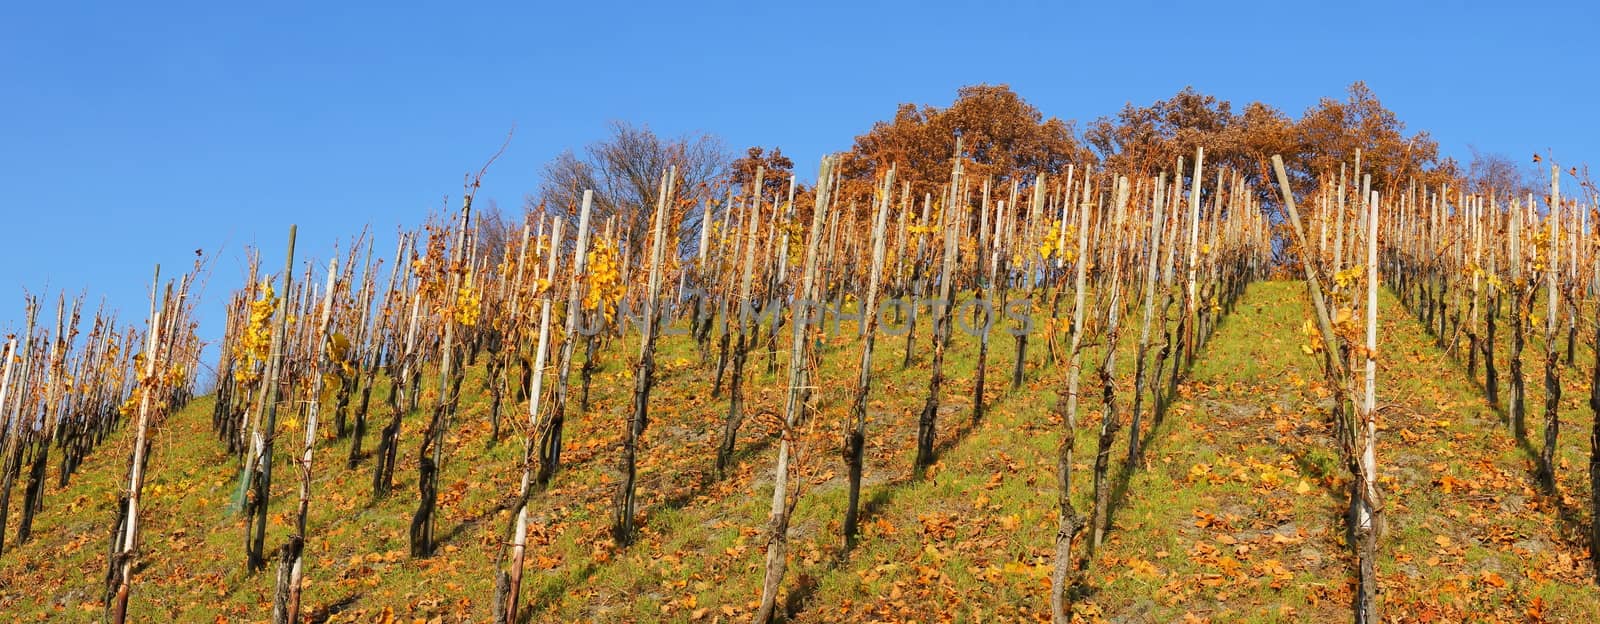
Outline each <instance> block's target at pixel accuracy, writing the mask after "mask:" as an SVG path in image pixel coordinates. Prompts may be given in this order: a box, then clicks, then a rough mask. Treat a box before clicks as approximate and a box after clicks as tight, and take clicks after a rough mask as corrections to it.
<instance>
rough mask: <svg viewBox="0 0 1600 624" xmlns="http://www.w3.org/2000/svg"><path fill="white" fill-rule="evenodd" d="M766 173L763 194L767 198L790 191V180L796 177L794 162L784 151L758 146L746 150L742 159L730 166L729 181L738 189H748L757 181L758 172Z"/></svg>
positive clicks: (762, 188)
mask: <svg viewBox="0 0 1600 624" xmlns="http://www.w3.org/2000/svg"><path fill="white" fill-rule="evenodd" d="M757 171H765V172H766V173H765V174H764V175H763V176H762V179H763V180H764V182H763V184H762V187H761V193H762V194H763V195H766V196H769V197H770V196H777V195H778V194H780V193H784V192H786V191H787V190H788V186H789V178H790V177H792V176H793V175H794V161H793V160H790V159H789V157H788V156H784V155H783V149H782V148H777V147H774V148H772V151H770V152H769V151H766V149H765V148H763V147H760V146H756V147H751V148H749V149H747V150H745V155H744V156H743V157H742V158H739V159H737V160H734V161H733V162H732V163H729V165H728V180H729V182H732V183H733V184H734V185H735V187H736V188H746V187H749V186H750V185H751V184H753V183H755V181H756V172H757Z"/></svg>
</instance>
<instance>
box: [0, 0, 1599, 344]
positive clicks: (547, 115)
mask: <svg viewBox="0 0 1600 624" xmlns="http://www.w3.org/2000/svg"><path fill="white" fill-rule="evenodd" d="M280 4H288V3H267V5H262V4H261V3H255V4H252V5H251V6H240V5H237V4H236V3H215V2H207V3H194V4H191V5H189V6H181V7H180V6H177V5H175V4H169V3H110V2H105V3H93V4H83V3H78V2H66V1H63V2H43V1H38V0H35V1H16V2H8V3H5V4H4V5H3V6H0V210H3V215H4V218H3V220H0V222H3V223H4V225H5V226H6V227H7V228H8V229H6V230H5V236H4V239H3V240H0V329H4V328H6V327H13V326H15V325H16V324H18V323H19V322H20V317H21V312H20V311H21V298H22V292H23V289H28V290H31V291H33V292H36V293H37V292H42V291H44V290H45V289H46V288H47V287H48V288H49V289H50V291H51V292H53V291H54V290H56V289H59V288H67V289H69V290H70V291H78V290H81V289H87V291H88V292H89V293H90V294H91V295H92V296H95V297H98V296H99V295H105V296H107V297H109V300H110V301H111V303H112V304H113V305H115V306H117V307H118V308H119V309H120V310H122V312H123V319H124V320H125V321H136V322H142V320H143V319H142V318H140V317H142V315H143V314H144V310H145V306H146V305H147V304H146V303H145V301H144V293H145V289H146V288H147V282H148V279H149V271H150V269H151V266H152V265H153V264H154V263H157V262H160V263H162V264H163V265H164V266H165V267H167V268H168V270H169V271H176V270H180V269H182V268H184V267H186V266H187V265H188V264H189V262H190V261H191V260H192V252H193V250H194V249H196V248H201V249H204V250H206V252H207V254H208V255H214V256H215V259H214V260H213V263H212V267H213V270H212V271H211V274H210V280H209V289H208V291H207V292H206V293H205V298H204V303H203V305H202V315H201V320H202V322H203V323H204V325H203V327H202V336H203V337H207V338H215V337H216V336H218V335H220V333H221V327H220V320H219V318H220V314H219V312H218V311H219V310H220V306H221V304H222V301H223V299H224V298H225V295H226V293H227V292H228V291H231V290H232V289H234V288H236V287H237V286H238V285H239V283H240V282H241V280H242V274H243V255H242V250H243V248H244V246H246V245H260V246H263V247H265V248H266V258H267V265H268V266H269V267H273V268H276V267H277V266H279V265H280V264H281V262H282V260H281V253H282V251H281V247H282V244H283V243H282V242H283V238H284V234H285V232H286V230H287V227H288V224H289V223H298V224H299V226H300V232H301V246H300V248H301V252H302V253H301V256H302V257H305V256H306V255H307V254H312V255H315V256H317V257H320V258H323V259H324V260H323V261H324V262H325V261H326V260H325V259H326V258H327V257H328V256H327V254H328V251H329V250H330V249H331V248H332V245H334V244H335V242H337V241H348V240H349V239H350V237H352V236H353V235H354V234H356V233H357V232H358V231H360V230H361V228H362V227H363V226H365V225H369V224H370V225H372V226H373V227H374V229H376V230H377V231H378V234H379V240H381V241H392V240H393V238H394V235H393V232H394V229H395V226H396V225H397V224H406V225H408V226H412V225H415V224H417V223H419V222H420V221H421V219H422V218H423V216H424V215H425V214H426V213H427V212H428V211H429V210H432V209H436V208H438V207H440V206H441V205H443V203H444V202H445V198H447V197H448V198H450V199H449V205H450V206H452V207H454V206H455V205H456V204H457V203H458V202H459V199H458V198H459V195H460V193H461V182H462V176H463V174H465V173H466V172H468V171H469V170H476V169H477V167H478V166H479V165H480V164H481V163H482V161H483V160H484V159H485V158H486V157H487V156H488V155H489V154H490V153H492V152H493V151H494V149H495V148H496V147H497V146H498V145H499V144H500V141H501V139H502V138H503V136H504V135H505V133H506V131H507V129H508V128H510V127H511V126H512V124H515V125H516V127H517V134H516V138H515V140H514V141H513V143H512V145H511V147H510V149H509V151H508V152H507V153H506V155H505V156H504V158H502V159H501V160H500V161H499V162H498V163H497V164H496V165H495V166H494V168H493V169H492V170H491V171H490V172H489V174H488V176H487V177H486V178H485V181H484V186H483V190H482V192H481V193H480V196H479V197H480V201H482V200H488V199H494V200H496V201H498V203H499V205H500V206H501V208H502V209H508V210H510V209H516V208H518V207H519V206H520V205H521V201H522V197H523V195H524V193H527V192H530V191H532V190H534V189H535V188H537V185H538V181H539V179H538V178H539V169H540V166H541V165H542V164H543V163H544V162H545V161H547V160H548V159H549V158H551V157H552V156H554V155H556V154H557V153H559V152H560V151H561V150H563V149H567V148H575V147H578V146H581V145H582V144H584V143H586V142H589V141H592V140H594V139H597V138H600V137H601V136H603V134H604V132H605V124H606V122H607V121H608V120H613V119H620V120H627V121H631V122H635V123H647V124H649V125H650V126H651V127H652V128H654V129H655V130H657V131H658V132H661V133H664V134H677V133H682V132H689V131H707V132H712V133H715V134H718V135H720V136H721V137H723V138H724V140H725V141H726V143H727V144H728V146H729V147H730V148H733V149H736V150H738V149H742V148H743V147H746V146H749V145H756V144H760V145H767V146H771V145H778V146H781V147H782V148H783V151H784V152H785V153H786V154H789V155H791V156H792V157H793V158H794V159H795V160H796V162H797V164H799V165H800V167H799V168H800V169H801V171H802V172H811V171H814V170H815V163H816V161H817V159H818V158H819V157H820V156H821V155H822V154H824V153H827V152H830V151H835V150H841V149H845V148H847V147H848V146H849V145H850V141H851V139H852V138H853V137H854V136H855V135H856V134H859V133H860V132H862V131H864V130H865V129H866V128H867V127H869V126H870V125H871V123H872V122H873V121H875V120H879V119H883V118H886V117H888V116H889V115H891V114H892V113H893V111H894V108H895V105H896V104H897V103H900V102H907V101H911V102H919V103H933V104H947V103H949V101H950V100H951V99H952V97H953V94H954V92H955V89H956V88H957V87H959V86H961V85H964V84H972V83H978V82H991V83H1009V84H1010V85H1012V87H1013V88H1015V89H1016V90H1017V91H1018V92H1019V93H1021V94H1022V95H1023V96H1024V97H1025V98H1027V99H1028V100H1029V101H1030V102H1032V103H1033V104H1034V105H1036V106H1037V107H1039V108H1040V109H1041V110H1043V111H1044V112H1045V113H1046V114H1047V115H1053V116H1057V117H1061V118H1063V119H1075V120H1078V121H1079V123H1080V127H1081V125H1082V122H1084V121H1087V120H1090V119H1094V118H1096V117H1098V116H1101V115H1106V114H1111V113H1114V112H1115V111H1116V110H1117V109H1119V108H1120V107H1121V106H1122V105H1123V104H1124V103H1126V102H1130V101H1131V102H1134V103H1139V104H1146V103H1149V102H1151V101H1154V100H1156V99H1159V98H1164V97H1167V96H1170V95H1171V94H1173V93H1174V92H1176V91H1178V90H1179V89H1181V88H1183V87H1184V86H1185V85H1194V86H1195V87H1196V88H1197V89H1199V90H1201V91H1203V92H1206V93H1210V94H1214V95H1217V96H1219V97H1222V98H1225V99H1229V100H1233V101H1234V102H1235V103H1236V105H1242V104H1243V103H1246V102H1249V101H1252V100H1262V101H1264V102H1267V103H1269V104H1272V105H1274V106H1277V107H1278V108H1280V109H1281V110H1284V111H1285V112H1288V113H1290V114H1292V115H1299V114H1300V113H1301V112H1302V111H1304V110H1305V109H1306V108H1307V107H1309V106H1311V105H1312V104H1314V103H1315V102H1316V100H1317V99H1318V98H1319V97H1322V96H1336V97H1342V96H1343V93H1344V88H1345V86H1346V85H1348V84H1349V83H1351V82H1352V81H1355V80H1365V81H1367V83H1368V84H1369V85H1370V86H1371V87H1372V88H1373V89H1374V90H1375V91H1376V93H1377V94H1378V96H1379V97H1380V98H1381V99H1382V101H1383V102H1384V104H1385V105H1387V106H1388V107H1389V108H1391V109H1392V110H1394V111H1395V112H1397V113H1398V114H1399V116H1400V117H1401V119H1403V120H1404V121H1405V122H1406V123H1407V124H1408V125H1409V127H1410V129H1412V130H1419V129H1426V130H1429V131H1430V132H1432V133H1433V134H1434V136H1435V137H1436V138H1437V139H1438V140H1439V141H1440V143H1441V145H1442V147H1443V148H1444V150H1445V151H1446V153H1448V154H1451V155H1455V156H1457V157H1458V158H1461V159H1462V160H1463V161H1464V160H1465V158H1466V154H1467V146H1468V145H1469V144H1472V145H1476V146H1477V147H1479V148H1480V149H1483V150H1487V151H1492V152H1502V153H1505V154H1508V155H1510V156H1512V157H1513V158H1514V159H1516V160H1517V161H1518V162H1524V161H1526V160H1527V159H1528V158H1529V157H1530V156H1531V155H1532V153H1533V152H1535V151H1539V152H1543V151H1544V150H1546V149H1550V150H1553V153H1554V154H1555V155H1556V158H1557V159H1558V160H1560V161H1561V162H1562V163H1564V164H1565V163H1572V164H1578V163H1582V162H1586V161H1592V159H1593V157H1595V156H1596V155H1600V154H1597V153H1596V151H1595V144H1596V138H1597V131H1596V124H1595V117H1594V115H1595V113H1594V106H1595V102H1596V101H1600V98H1597V96H1600V92H1597V83H1596V81H1595V79H1594V76H1595V75H1596V73H1597V68H1600V64H1597V60H1600V58H1597V53H1596V52H1595V47H1594V45H1593V43H1592V39H1591V38H1592V37H1593V36H1594V31H1595V27H1596V26H1597V25H1600V19H1597V18H1600V14H1597V12H1596V10H1595V9H1594V8H1593V5H1592V4H1588V3H1576V2H1575V3H1571V4H1569V5H1565V6H1560V5H1558V6H1542V7H1537V8H1529V7H1522V6H1514V5H1513V4H1512V3H1484V4H1481V5H1474V4H1468V3H1439V4H1440V6H1441V7H1442V8H1439V9H1431V10H1427V11H1423V10H1417V9H1409V8H1397V7H1394V6H1390V5H1388V4H1386V3H1385V4H1370V5H1362V4H1360V3H1353V2H1338V3H1327V5H1326V6H1325V7H1319V8H1309V7H1301V6H1299V5H1301V4H1307V3H1296V2H1278V3H1260V4H1249V5H1244V4H1241V5H1233V6H1224V5H1221V4H1218V3H1176V2H1172V3H1155V4H1148V5H1128V4H1126V3H1121V2H1098V3H1062V4H1057V3H1043V2H995V3H987V4H982V5H980V4H978V3H972V4H970V5H969V4H950V5H945V4H940V3H927V5H926V6H922V5H923V3H917V4H918V6H916V7H913V6H910V4H909V3H908V4H907V5H906V6H898V5H888V4H879V3H837V4H835V3H825V2H794V3H783V2H765V3H752V2H736V3H728V4H725V5H718V6H711V5H710V4H702V3H668V2H661V3H640V5H641V6H620V5H610V4H608V3H602V2H562V3H516V4H515V5H513V6H494V7H490V6H488V4H487V3H485V4H477V3H473V4H466V3H450V4H444V3H440V4H439V5H437V6H434V7H430V8H395V7H392V6H388V4H390V3H372V4H367V3H356V2H324V3H312V4H303V5H301V4H299V3H292V4H296V6H279V5H280ZM697 5H698V6H701V7H702V8H696V9H693V10H691V9H690V8H689V7H691V6H697ZM1596 164H1597V166H1600V163H1596ZM387 244H388V245H391V246H392V243H387ZM380 253H381V254H384V255H387V254H389V253H392V247H388V246H386V247H380Z"/></svg>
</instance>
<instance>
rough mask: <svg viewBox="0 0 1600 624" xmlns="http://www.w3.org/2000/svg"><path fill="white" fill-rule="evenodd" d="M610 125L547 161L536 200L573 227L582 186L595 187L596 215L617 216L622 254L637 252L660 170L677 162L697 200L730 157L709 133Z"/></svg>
mask: <svg viewBox="0 0 1600 624" xmlns="http://www.w3.org/2000/svg"><path fill="white" fill-rule="evenodd" d="M610 128H611V130H610V136H608V137H607V138H605V139H602V140H599V141H596V142H594V143H590V144H589V145H588V146H587V147H585V148H584V149H583V152H582V153H581V154H579V153H575V152H572V151H570V150H569V151H567V152H563V153H562V154H561V155H560V156H557V157H555V159H554V160H551V161H550V162H549V163H546V164H545V166H544V182H543V183H542V184H541V185H540V187H539V195H538V197H539V200H538V202H533V203H534V204H535V205H537V203H539V202H542V203H544V204H545V205H546V206H548V207H549V208H550V209H552V210H555V211H557V212H558V213H559V214H565V215H567V216H568V220H570V221H572V223H570V224H568V225H569V227H576V226H577V218H578V206H579V203H580V201H581V199H582V197H583V192H584V191H585V190H590V189H593V190H594V192H595V193H594V208H593V210H594V216H593V218H594V219H595V221H596V222H599V223H604V222H607V221H609V220H611V219H612V218H616V219H617V221H618V226H617V227H618V231H617V238H618V239H620V240H622V241H623V245H624V247H623V250H624V251H625V252H626V253H625V254H624V255H627V256H629V257H638V255H639V253H640V250H641V249H642V248H643V245H644V242H645V240H646V239H648V238H649V235H650V216H651V214H652V212H653V210H652V209H653V208H654V206H655V205H656V200H657V195H658V194H659V192H660V191H659V190H658V189H657V187H656V182H657V181H658V180H659V179H660V176H661V172H662V171H666V170H667V169H673V168H675V169H676V170H677V171H678V181H679V188H681V189H683V193H680V195H684V194H689V197H688V198H689V199H690V200H695V199H699V198H697V197H693V193H695V192H696V191H698V190H702V189H708V188H709V187H710V184H711V183H712V182H713V181H715V180H717V179H719V178H720V177H721V176H722V175H723V172H724V170H725V169H727V166H728V163H729V158H728V154H727V151H726V148H725V147H724V146H723V143H722V141H721V140H720V139H718V138H717V137H715V136H712V135H710V134H687V135H682V136H678V137H671V138H663V137H661V136H658V135H657V134H656V133H655V132H654V131H652V130H651V129H650V127H649V126H634V125H631V124H628V123H626V122H621V121H616V122H612V123H611V127H610ZM694 223H695V224H698V223H699V221H698V219H695V220H694Z"/></svg>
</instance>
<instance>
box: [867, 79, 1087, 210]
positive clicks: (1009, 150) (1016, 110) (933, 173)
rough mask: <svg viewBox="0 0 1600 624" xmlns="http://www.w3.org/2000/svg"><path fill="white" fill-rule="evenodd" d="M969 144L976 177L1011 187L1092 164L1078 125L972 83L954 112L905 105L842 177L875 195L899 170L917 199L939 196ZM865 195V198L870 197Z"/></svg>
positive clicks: (871, 135)
mask: <svg viewBox="0 0 1600 624" xmlns="http://www.w3.org/2000/svg"><path fill="white" fill-rule="evenodd" d="M957 137H960V138H961V140H962V142H963V144H964V145H965V146H966V152H965V154H966V156H967V158H968V162H967V163H966V165H965V171H966V173H965V175H966V176H967V177H968V178H969V179H973V180H982V179H985V178H991V179H993V180H994V182H995V184H997V185H1002V184H1003V185H1009V184H1010V182H1011V180H1013V179H1017V178H1018V177H1022V178H1026V179H1031V178H1032V176H1034V175H1036V174H1039V173H1050V174H1054V173H1063V174H1064V173H1065V172H1066V168H1067V165H1069V164H1073V163H1082V162H1085V161H1087V160H1089V159H1091V157H1092V155H1091V154H1090V153H1089V151H1088V150H1086V149H1084V148H1083V147H1082V146H1081V145H1079V144H1078V141H1077V139H1076V138H1074V133H1073V127H1072V124H1071V123H1070V122H1066V121H1062V120H1060V119H1057V118H1055V117H1050V118H1046V117H1045V116H1044V114H1043V113H1040V112H1039V109H1037V108H1034V107H1033V105H1032V104H1029V103H1027V101H1025V100H1023V99H1022V97H1021V96H1019V95H1017V93H1016V92H1015V91H1012V90H1011V87H1009V86H1006V85H1003V84H1002V85H988V84H978V85H969V86H965V87H962V88H960V89H959V90H957V91H956V100H955V102H954V103H952V104H951V105H950V106H949V107H946V108H939V107H936V106H931V105H923V106H920V107H919V106H917V105H916V104H910V103H906V104H901V105H900V108H899V109H897V110H896V111H895V114H894V117H893V118H892V119H890V120H888V121H880V122H877V123H875V124H873V126H872V129H871V130H869V131H868V132H867V133H866V134H863V135H861V136H858V137H856V140H855V144H854V146H852V147H851V149H850V152H849V153H847V154H845V155H844V158H843V159H842V161H841V163H840V173H841V175H843V176H844V177H845V178H846V179H847V180H849V181H853V182H855V183H856V185H855V186H852V187H850V190H851V191H854V190H857V189H862V190H864V191H865V192H866V193H870V192H871V188H872V183H873V181H874V179H875V178H874V176H876V175H877V174H878V173H879V172H882V171H888V170H889V168H890V167H891V166H894V167H897V168H898V171H899V172H900V173H899V176H900V179H901V180H902V181H903V182H908V183H910V184H911V190H912V192H913V194H914V195H920V194H922V193H924V192H929V193H935V194H937V193H938V188H937V187H938V185H939V184H942V183H945V182H948V181H949V176H950V160H949V159H950V154H953V153H955V147H956V139H957ZM863 196H864V195H863Z"/></svg>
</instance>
